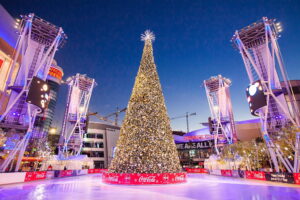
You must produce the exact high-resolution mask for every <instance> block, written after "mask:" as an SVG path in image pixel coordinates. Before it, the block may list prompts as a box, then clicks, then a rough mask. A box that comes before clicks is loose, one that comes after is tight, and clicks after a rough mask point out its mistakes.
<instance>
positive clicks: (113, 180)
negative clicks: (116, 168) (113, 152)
mask: <svg viewBox="0 0 300 200" xmlns="http://www.w3.org/2000/svg"><path fill="white" fill-rule="evenodd" d="M108 180H109V181H112V182H118V180H119V177H118V176H110V177H108Z"/></svg>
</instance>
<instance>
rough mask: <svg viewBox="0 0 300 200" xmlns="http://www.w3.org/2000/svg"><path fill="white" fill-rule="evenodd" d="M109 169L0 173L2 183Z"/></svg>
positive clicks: (77, 174) (68, 175) (93, 172)
mask: <svg viewBox="0 0 300 200" xmlns="http://www.w3.org/2000/svg"><path fill="white" fill-rule="evenodd" d="M105 171H107V169H80V170H53V171H36V172H11V173H0V185H5V184H12V183H23V182H28V181H37V180H46V179H53V178H63V177H70V176H80V175H86V174H101V173H103V172H105Z"/></svg>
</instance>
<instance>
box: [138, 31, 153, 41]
mask: <svg viewBox="0 0 300 200" xmlns="http://www.w3.org/2000/svg"><path fill="white" fill-rule="evenodd" d="M141 40H142V41H148V40H150V41H151V42H152V41H154V40H155V35H154V33H153V32H151V31H150V30H146V31H145V33H142V35H141Z"/></svg>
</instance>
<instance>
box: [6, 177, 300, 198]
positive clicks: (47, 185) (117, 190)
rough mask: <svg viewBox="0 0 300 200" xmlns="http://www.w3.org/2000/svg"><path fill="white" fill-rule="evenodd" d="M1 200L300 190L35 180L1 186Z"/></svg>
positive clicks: (210, 180) (204, 181)
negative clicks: (121, 184) (120, 184)
mask: <svg viewBox="0 0 300 200" xmlns="http://www.w3.org/2000/svg"><path fill="white" fill-rule="evenodd" d="M0 199H1V200H23V199H28V200H44V199H54V200H65V199H66V200H77V199H78V200H89V199H91V200H92V199H98V200H102V199H103V200H106V199H109V200H119V199H120V200H128V199H134V200H148V199H155V200H188V199H189V200H191V199H203V200H217V199H218V200H219V199H224V200H229V199H230V200H231V199H238V200H263V199H270V200H288V199H295V200H296V199H297V200H299V199H300V187H299V186H296V185H290V184H280V183H271V182H264V181H254V180H253V181H252V180H246V179H239V178H229V177H221V176H213V175H204V174H193V175H191V174H190V175H189V179H188V183H185V184H178V185H155V186H124V185H123V186H118V185H106V184H103V183H102V182H101V175H86V176H77V177H69V178H60V179H52V180H46V181H34V182H30V183H22V184H13V185H6V186H0Z"/></svg>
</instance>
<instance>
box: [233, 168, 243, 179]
mask: <svg viewBox="0 0 300 200" xmlns="http://www.w3.org/2000/svg"><path fill="white" fill-rule="evenodd" d="M231 171H232V176H233V177H238V178H245V171H244V170H231Z"/></svg>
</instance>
